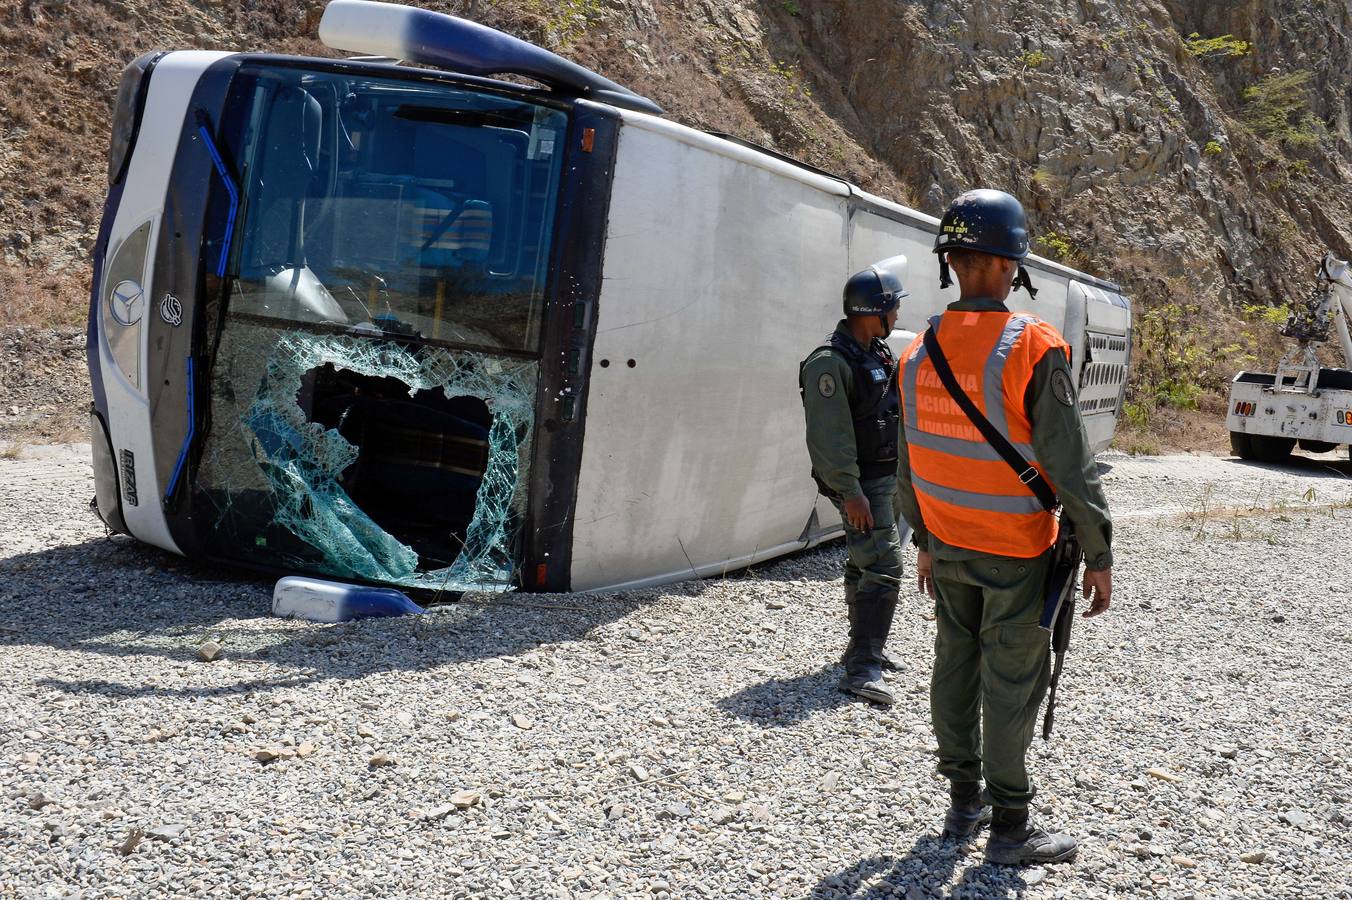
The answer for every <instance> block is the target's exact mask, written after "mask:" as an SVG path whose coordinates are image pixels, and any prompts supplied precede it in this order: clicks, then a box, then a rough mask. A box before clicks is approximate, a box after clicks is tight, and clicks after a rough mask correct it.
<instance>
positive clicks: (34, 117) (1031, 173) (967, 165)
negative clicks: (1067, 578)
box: [0, 0, 1352, 321]
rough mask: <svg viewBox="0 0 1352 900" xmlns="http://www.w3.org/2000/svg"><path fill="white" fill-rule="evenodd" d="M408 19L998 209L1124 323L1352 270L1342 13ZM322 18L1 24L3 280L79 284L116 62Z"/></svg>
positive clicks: (78, 10)
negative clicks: (468, 27)
mask: <svg viewBox="0 0 1352 900" xmlns="http://www.w3.org/2000/svg"><path fill="white" fill-rule="evenodd" d="M421 5H424V6H427V7H429V8H435V9H439V10H443V11H446V12H451V13H455V14H460V15H467V16H470V17H472V18H476V19H478V20H479V21H483V22H484V23H486V24H489V25H493V26H495V27H499V28H503V29H504V30H507V31H510V32H512V33H515V34H517V35H519V36H521V37H524V38H526V39H528V40H532V41H535V42H538V43H541V44H544V45H545V46H549V47H551V48H552V49H555V50H558V51H560V52H562V53H564V54H565V55H568V56H570V57H572V58H575V59H577V60H578V61H579V62H581V63H583V64H585V65H588V66H591V67H594V68H596V69H598V70H600V71H602V72H603V73H605V74H606V75H608V76H610V77H612V78H614V79H616V80H618V81H620V82H622V83H625V84H629V85H631V86H633V87H634V88H635V89H636V90H639V91H640V92H643V93H646V94H648V95H650V96H652V97H654V98H655V99H656V100H658V101H659V102H661V103H662V104H664V105H665V106H666V107H667V109H668V111H669V113H670V115H672V116H673V117H674V118H677V119H679V120H682V121H685V122H688V123H690V124H692V125H696V126H698V127H702V128H708V129H714V130H719V131H726V132H731V133H734V134H737V135H739V136H742V137H745V138H748V139H751V140H754V141H757V142H760V143H763V144H767V145H769V146H771V147H773V148H775V149H778V150H781V151H783V152H786V153H789V154H792V155H795V156H799V157H801V158H803V159H805V160H807V161H808V162H811V163H813V164H815V165H818V166H820V167H822V168H826V169H828V170H832V171H836V172H839V173H841V174H842V175H844V176H846V177H848V178H850V179H851V180H853V181H855V182H857V183H859V184H861V185H862V186H863V187H865V188H867V189H870V190H873V191H875V192H878V193H881V194H884V195H886V196H890V197H893V198H895V199H898V200H901V201H903V202H906V203H909V204H911V205H913V206H915V207H917V208H919V209H921V210H922V211H925V212H929V213H934V214H937V213H939V212H941V211H942V208H943V206H944V205H945V204H946V203H947V201H948V200H949V199H951V198H952V197H953V196H954V195H956V194H957V193H958V192H960V191H961V190H962V189H964V188H966V187H968V186H973V185H988V186H999V187H1003V188H1006V189H1008V190H1010V191H1012V192H1014V193H1015V194H1017V195H1019V196H1020V197H1022V198H1024V199H1025V201H1026V202H1027V205H1028V206H1029V207H1030V209H1031V210H1032V212H1033V217H1034V227H1035V231H1036V234H1037V236H1038V237H1040V238H1041V242H1040V243H1038V244H1036V245H1035V249H1036V250H1037V251H1038V252H1040V253H1042V254H1043V255H1045V256H1049V257H1052V258H1060V259H1064V260H1065V261H1067V262H1069V263H1071V264H1073V265H1077V266H1082V267H1085V268H1087V269H1090V270H1092V271H1094V272H1095V273H1097V274H1101V275H1104V276H1106V277H1109V278H1114V279H1117V280H1120V281H1122V282H1123V283H1124V284H1126V285H1127V286H1128V288H1129V289H1130V290H1131V291H1132V292H1133V293H1134V294H1135V296H1136V297H1137V298H1138V299H1139V300H1140V301H1141V302H1143V303H1145V304H1150V303H1154V302H1157V301H1159V300H1163V299H1167V298H1169V297H1175V298H1177V297H1178V296H1179V295H1180V294H1186V295H1187V297H1188V299H1191V300H1199V301H1203V302H1217V301H1227V302H1229V303H1238V302H1245V303H1252V302H1259V303H1274V302H1282V301H1284V300H1286V299H1287V298H1289V297H1290V296H1292V295H1293V294H1294V293H1297V292H1302V291H1303V290H1305V288H1306V287H1307V284H1308V280H1309V276H1310V273H1311V272H1312V271H1313V268H1312V267H1313V264H1314V261H1315V260H1316V259H1317V257H1318V255H1319V253H1320V251H1321V250H1322V248H1324V247H1325V246H1327V247H1330V248H1332V249H1333V250H1334V251H1335V252H1338V253H1339V254H1341V255H1343V256H1349V255H1352V189H1349V187H1348V185H1349V183H1352V132H1350V131H1349V96H1352V52H1349V50H1350V49H1352V48H1350V46H1349V45H1350V44H1352V8H1350V7H1349V6H1348V4H1347V3H1346V0H1311V2H1308V3H1301V4H1292V3H1286V2H1282V0H1242V2H1237V3H1226V4H1217V3H1210V2H1205V0H1047V2H1042V3H1036V4H1031V3H998V2H994V0H975V2H963V3H958V2H954V0H942V2H941V0H929V2H889V3H882V2H859V0H759V2H753V0H572V2H569V3H553V2H546V0H520V2H517V3H511V4H506V3H493V2H488V0H451V2H445V0H442V2H435V0H427V2H424V3H422V4H421ZM320 12H322V4H321V3H318V2H311V3H305V4H288V3H282V2H281V0H256V2H251V3H247V4H221V3H212V2H206V0H157V2H155V3H151V2H149V0H124V2H121V3H117V4H103V3H96V2H94V0H20V2H18V3H15V4H10V5H9V6H8V8H7V9H6V10H5V11H0V48H3V49H0V86H3V87H0V261H3V263H5V264H7V265H8V267H9V269H8V271H9V272H11V273H13V272H15V271H18V270H21V269H31V268H34V267H41V268H43V269H46V270H48V271H57V272H65V273H68V274H70V276H71V277H72V279H73V281H72V284H74V283H77V282H78V281H79V280H82V279H84V278H86V277H87V275H86V273H85V267H86V266H87V264H88V263H87V259H88V251H89V249H90V247H91V246H92V241H93V238H94V234H95V232H96V229H97V224H98V216H99V212H100V201H101V199H102V192H103V171H102V170H103V165H104V149H105V147H106V144H107V133H108V123H107V117H108V112H109V109H110V107H111V105H112V101H113V98H114V93H115V90H116V82H117V74H118V71H119V69H120V67H121V66H122V65H123V64H124V63H126V62H127V61H129V60H130V59H132V58H134V57H135V56H137V55H139V53H141V52H144V51H146V50H149V49H154V48H169V47H189V46H203V47H211V48H225V49H232V48H233V49H271V50H279V51H282V52H305V53H326V52H327V51H325V50H324V49H323V48H321V47H319V46H318V44H317V43H315V42H314V40H313V34H314V30H315V27H316V25H317V23H318V19H319V14H320ZM71 23H79V27H72V26H71ZM1225 36H1229V37H1228V39H1225V40H1220V41H1208V40H1207V39H1212V38H1223V37H1225ZM1255 90H1256V91H1257V92H1258V95H1255V93H1254V92H1255ZM1263 95H1266V97H1267V99H1266V100H1265V99H1264V97H1263ZM1260 114H1266V117H1265V118H1264V116H1262V115H1260ZM1260 120H1261V121H1260ZM16 267H17V268H16ZM3 275H4V271H3V270H0V276H3ZM78 302H79V301H78V299H77V298H72V303H78ZM2 320H3V316H0V321H2Z"/></svg>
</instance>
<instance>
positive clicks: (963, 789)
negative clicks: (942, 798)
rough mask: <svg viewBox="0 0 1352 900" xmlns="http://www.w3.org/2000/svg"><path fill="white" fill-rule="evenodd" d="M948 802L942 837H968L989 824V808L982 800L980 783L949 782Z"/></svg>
mask: <svg viewBox="0 0 1352 900" xmlns="http://www.w3.org/2000/svg"><path fill="white" fill-rule="evenodd" d="M948 801H949V802H948V815H946V816H944V837H951V838H959V839H960V838H965V837H970V836H971V835H972V834H974V833H975V832H976V830H977V829H978V828H980V827H981V826H982V825H989V824H990V822H991V808H990V807H989V806H987V805H986V804H985V803H984V802H983V800H982V797H981V782H979V781H954V782H950V783H949V785H948Z"/></svg>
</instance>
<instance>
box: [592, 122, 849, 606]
mask: <svg viewBox="0 0 1352 900" xmlns="http://www.w3.org/2000/svg"><path fill="white" fill-rule="evenodd" d="M703 141H707V142H708V144H702V142H703ZM722 143H724V142H718V141H716V139H713V138H704V137H703V136H694V137H691V138H689V139H686V140H679V139H676V138H674V137H672V136H671V135H669V134H666V133H664V132H663V130H662V129H661V128H653V129H652V130H649V129H647V128H640V127H636V126H634V125H626V126H625V127H624V128H622V129H621V134H620V147H619V154H618V158H617V164H616V170H615V181H614V187H613V192H612V201H611V208H610V222H609V236H608V239H607V244H606V249H605V280H604V284H603V286H602V293H601V297H600V300H599V303H598V315H599V318H598V322H597V330H596V338H595V346H594V351H593V354H592V366H591V382H590V388H589V390H590V399H589V401H588V408H587V429H586V436H585V439H584V445H583V453H582V464H581V471H580V476H579V482H578V498H577V513H576V519H575V523H574V528H573V538H574V540H573V569H572V586H573V588H574V590H587V589H590V588H598V587H615V586H620V585H637V584H657V583H663V582H667V581H674V580H678V579H682V578H688V577H691V576H692V574H698V575H708V574H717V573H718V572H720V571H724V570H726V569H730V568H736V567H738V566H742V565H746V564H748V563H750V562H752V561H756V560H759V559H763V558H768V557H770V556H774V555H777V554H780V553H784V552H787V551H789V550H792V549H795V548H797V547H801V546H803V545H804V543H805V540H804V538H803V536H804V534H805V532H806V531H807V526H808V524H809V520H810V518H811V514H812V510H813V508H814V506H815V504H816V496H817V490H816V486H815V484H814V483H813V481H812V479H811V477H810V474H809V468H810V467H809V463H808V458H807V452H806V450H805V448H804V443H803V427H804V426H803V411H802V403H801V400H800V398H799V395H798V364H799V362H800V361H801V360H802V359H803V358H804V357H805V356H806V355H807V353H808V352H809V351H810V350H811V349H812V348H813V346H815V345H817V344H818V343H820V342H821V341H822V340H823V339H824V338H825V337H826V336H827V335H828V334H829V333H830V331H831V330H832V328H833V326H834V323H835V322H836V320H837V319H838V318H839V317H840V289H841V285H842V284H843V283H844V279H845V278H846V277H847V276H848V274H849V259H848V256H847V252H846V247H847V241H848V231H847V229H848V221H847V217H846V210H847V197H846V196H845V189H844V185H840V188H839V191H835V190H834V184H832V183H830V182H825V180H823V182H825V183H824V184H821V185H818V184H815V183H810V182H809V181H808V180H806V179H795V178H794V177H791V176H790V175H789V174H787V173H783V172H780V171H777V169H776V167H774V166H773V165H765V166H761V165H757V164H755V163H754V162H752V161H750V160H747V159H741V158H738V156H737V154H735V153H731V152H727V153H725V152H721V151H722V148H721V147H720V146H719V145H721V144H722Z"/></svg>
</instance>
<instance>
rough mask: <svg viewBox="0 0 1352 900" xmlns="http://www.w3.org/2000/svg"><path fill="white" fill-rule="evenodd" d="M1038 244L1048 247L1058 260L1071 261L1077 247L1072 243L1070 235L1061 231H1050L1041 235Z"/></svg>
mask: <svg viewBox="0 0 1352 900" xmlns="http://www.w3.org/2000/svg"><path fill="white" fill-rule="evenodd" d="M1037 242H1038V243H1039V244H1041V245H1042V246H1044V247H1046V248H1047V250H1048V251H1049V252H1050V253H1051V255H1052V256H1054V257H1056V258H1057V259H1069V258H1070V257H1071V256H1073V255H1074V253H1075V246H1074V245H1073V244H1072V243H1071V242H1070V237H1069V235H1065V234H1062V233H1060V232H1059V231H1048V232H1046V233H1044V234H1042V235H1039V236H1038V239H1037Z"/></svg>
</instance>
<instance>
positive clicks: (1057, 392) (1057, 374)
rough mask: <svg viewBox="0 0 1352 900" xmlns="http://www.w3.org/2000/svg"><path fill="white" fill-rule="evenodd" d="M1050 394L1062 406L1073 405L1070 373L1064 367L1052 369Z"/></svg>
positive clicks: (1072, 387)
mask: <svg viewBox="0 0 1352 900" xmlns="http://www.w3.org/2000/svg"><path fill="white" fill-rule="evenodd" d="M1052 396H1053V397H1055V398H1056V399H1057V400H1058V401H1060V403H1061V405H1063V406H1074V405H1075V386H1074V385H1073V384H1071V383H1070V373H1069V372H1067V371H1066V370H1065V369H1054V370H1052Z"/></svg>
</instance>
